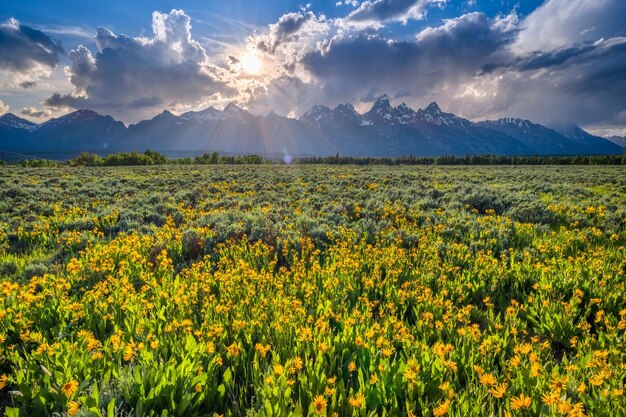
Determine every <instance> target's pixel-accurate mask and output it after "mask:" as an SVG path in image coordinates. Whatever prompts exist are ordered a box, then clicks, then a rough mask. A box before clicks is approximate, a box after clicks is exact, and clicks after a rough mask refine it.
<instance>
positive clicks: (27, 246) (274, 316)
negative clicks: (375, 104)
mask: <svg viewBox="0 0 626 417" xmlns="http://www.w3.org/2000/svg"><path fill="white" fill-rule="evenodd" d="M140 155H143V154H140ZM143 156H144V157H146V158H150V159H153V158H155V156H154V155H151V154H149V153H148V154H146V155H143ZM211 158H212V155H208V156H207V160H209V161H210V160H211ZM216 158H217V160H218V161H220V160H221V158H220V157H219V156H216ZM83 159H84V160H86V161H93V160H94V158H91V157H87V156H83ZM122 159H123V158H122ZM213 160H215V159H213ZM207 164H208V165H207V166H199V165H191V166H189V165H185V166H180V165H176V164H168V165H165V166H136V167H121V168H116V169H111V168H108V167H105V166H94V167H91V168H89V169H83V168H72V167H55V168H50V169H47V168H41V169H37V170H33V169H26V168H22V167H15V166H13V167H6V168H3V169H2V172H1V173H0V174H1V175H0V404H1V407H2V409H3V411H4V412H5V414H6V415H9V416H39V415H41V416H55V415H58V416H65V415H70V414H73V413H74V412H75V413H76V414H74V415H76V416H81V417H82V416H106V417H113V416H123V417H130V416H214V415H226V416H283V415H302V416H304V415H311V416H313V415H326V416H332V415H333V414H334V413H337V415H339V416H374V415H380V416H392V415H393V416H396V415H398V416H409V415H415V416H424V417H425V416H433V415H451V416H465V415H471V416H505V415H509V414H510V415H511V416H517V415H524V416H540V415H567V416H581V415H602V416H604V415H607V416H621V415H624V414H625V413H626V400H625V397H624V392H623V389H624V381H625V380H626V367H624V363H626V345H625V339H624V337H623V334H624V329H626V299H625V298H624V294H625V293H626V287H625V285H626V280H625V279H624V277H625V274H626V261H625V259H626V253H625V252H626V249H625V246H626V206H625V205H624V202H625V201H626V171H625V168H624V167H621V166H611V167H608V166H576V167H563V166H543V167H528V166H513V167H511V166H498V167H483V166H476V167H456V166H445V167H442V166H437V165H432V166H426V167H421V166H370V167H362V166H328V165H311V166H309V165H306V166H305V165H299V166H284V165H274V164H264V165H259V166H235V165H228V164H224V163H220V164H219V165H218V164H215V165H213V164H212V163H208V162H207ZM79 165H80V164H79ZM494 383H495V386H494ZM496 387H499V388H500V389H502V395H500V394H499V391H497V390H495V388H496ZM522 394H523V395H524V397H521V395H522ZM526 397H528V398H529V400H530V403H529V405H528V406H526V405H524V404H526V403H524V402H523V401H522V400H523V399H524V398H526ZM568 407H569V408H568ZM572 410H573V411H572ZM577 410H578V411H577Z"/></svg>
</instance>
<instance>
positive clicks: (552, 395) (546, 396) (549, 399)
mask: <svg viewBox="0 0 626 417" xmlns="http://www.w3.org/2000/svg"><path fill="white" fill-rule="evenodd" d="M541 401H542V402H543V403H544V404H545V405H547V406H550V405H552V404H556V403H557V402H558V401H559V395H558V394H557V393H556V392H544V393H543V394H541Z"/></svg>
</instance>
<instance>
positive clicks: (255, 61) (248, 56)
mask: <svg viewBox="0 0 626 417" xmlns="http://www.w3.org/2000/svg"><path fill="white" fill-rule="evenodd" d="M239 62H241V69H242V70H243V72H246V73H248V74H252V75H255V74H258V73H259V72H260V71H261V68H262V66H263V63H262V62H261V60H260V59H259V57H258V56H257V55H256V54H255V53H253V52H246V53H245V55H243V56H242V57H241V58H240V59H239Z"/></svg>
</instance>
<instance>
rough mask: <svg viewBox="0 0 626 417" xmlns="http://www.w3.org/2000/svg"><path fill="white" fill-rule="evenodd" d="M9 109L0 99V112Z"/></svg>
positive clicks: (2, 112)
mask: <svg viewBox="0 0 626 417" xmlns="http://www.w3.org/2000/svg"><path fill="white" fill-rule="evenodd" d="M8 111H9V106H8V105H6V104H4V103H3V102H2V100H0V114H4V113H6V112H8Z"/></svg>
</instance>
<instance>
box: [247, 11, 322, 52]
mask: <svg viewBox="0 0 626 417" xmlns="http://www.w3.org/2000/svg"><path fill="white" fill-rule="evenodd" d="M331 24H332V22H330V21H327V20H326V19H325V18H324V17H323V16H322V17H319V16H317V15H315V13H313V12H311V11H305V12H303V11H300V12H297V13H287V14H285V15H282V16H281V17H280V18H279V19H278V21H277V22H276V23H273V24H270V25H269V31H268V34H266V35H261V36H253V37H251V38H249V39H248V42H249V43H250V44H252V45H253V46H254V47H255V48H257V49H259V50H261V51H264V52H268V53H270V54H274V53H275V52H276V50H277V48H279V47H280V46H281V45H284V44H298V43H300V44H301V46H305V45H310V44H311V41H312V40H313V39H315V38H316V37H319V36H325V35H327V34H328V32H329V28H330V26H331Z"/></svg>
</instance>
